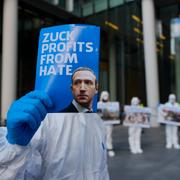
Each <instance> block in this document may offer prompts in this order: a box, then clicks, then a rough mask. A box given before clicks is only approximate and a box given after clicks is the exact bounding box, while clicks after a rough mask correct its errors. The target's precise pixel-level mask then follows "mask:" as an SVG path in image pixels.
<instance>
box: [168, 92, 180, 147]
mask: <svg viewBox="0 0 180 180" xmlns="http://www.w3.org/2000/svg"><path fill="white" fill-rule="evenodd" d="M165 105H166V106H169V107H176V106H178V104H177V103H176V96H175V95H174V94H170V95H169V99H168V102H167V103H166V104H165ZM165 126H166V128H165V131H166V148H167V149H170V148H172V146H174V148H175V149H180V145H179V142H178V141H179V140H178V139H179V138H178V127H177V126H176V125H170V124H166V125H165Z"/></svg>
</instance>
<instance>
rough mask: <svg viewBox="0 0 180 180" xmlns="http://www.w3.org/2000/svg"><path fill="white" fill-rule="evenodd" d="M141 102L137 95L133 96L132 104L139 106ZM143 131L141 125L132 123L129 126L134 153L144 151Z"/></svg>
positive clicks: (130, 142) (130, 141) (131, 148)
mask: <svg viewBox="0 0 180 180" xmlns="http://www.w3.org/2000/svg"><path fill="white" fill-rule="evenodd" d="M139 103H140V100H139V99H138V98H137V97H133V98H132V100H131V106H138V105H139ZM141 132H142V128H141V127H137V126H133V125H132V126H130V127H129V128H128V135H129V138H128V141H129V149H130V151H131V153H133V154H137V153H143V150H142V149H141Z"/></svg>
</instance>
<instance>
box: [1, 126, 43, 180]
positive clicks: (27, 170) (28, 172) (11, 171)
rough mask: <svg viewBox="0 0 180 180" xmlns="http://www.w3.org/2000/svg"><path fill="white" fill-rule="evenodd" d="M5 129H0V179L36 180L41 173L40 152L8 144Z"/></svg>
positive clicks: (29, 146)
mask: <svg viewBox="0 0 180 180" xmlns="http://www.w3.org/2000/svg"><path fill="white" fill-rule="evenodd" d="M6 132H7V130H6V128H2V127H0V177H1V179H3V180H12V179H13V180H19V179H27V178H28V179H32V180H33V179H38V177H40V173H41V164H42V158H41V154H40V152H39V151H38V150H37V149H38V148H35V147H34V146H32V144H31V143H29V145H27V146H19V145H12V144H9V143H8V141H7V140H6Z"/></svg>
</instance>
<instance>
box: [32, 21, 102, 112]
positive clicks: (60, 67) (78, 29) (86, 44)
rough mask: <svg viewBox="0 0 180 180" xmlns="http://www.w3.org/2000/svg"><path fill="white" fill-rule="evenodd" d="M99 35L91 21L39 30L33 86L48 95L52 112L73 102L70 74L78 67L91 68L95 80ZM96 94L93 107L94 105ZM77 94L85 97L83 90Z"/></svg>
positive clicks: (79, 96)
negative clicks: (87, 23) (51, 102)
mask: <svg viewBox="0 0 180 180" xmlns="http://www.w3.org/2000/svg"><path fill="white" fill-rule="evenodd" d="M99 39H100V28H99V27H97V26H93V25H79V24H70V25H60V26H53V27H48V28H43V29H42V30H41V32H40V37H39V45H38V47H39V48H38V57H37V69H36V83H35V89H36V90H41V91H45V92H46V93H47V94H48V95H49V96H50V98H51V99H52V101H53V104H54V106H53V108H52V109H51V112H61V110H62V109H64V108H65V107H67V106H68V105H69V104H70V103H71V102H72V100H73V98H74V97H73V96H75V95H76V92H72V89H73V87H72V75H73V72H74V71H75V70H76V69H77V68H79V67H82V68H90V69H91V70H92V72H93V74H94V76H95V78H96V81H98V69H99V66H98V65H99ZM85 76H86V74H85ZM76 83H78V82H76ZM76 85H77V84H76ZM86 85H87V84H86ZM93 93H94V92H93ZM96 94H97V92H95V93H94V95H95V96H94V98H93V105H92V109H93V111H96V109H97V107H96V106H97V96H96ZM77 96H78V97H77V98H80V100H81V101H83V100H84V99H85V98H88V97H86V96H87V95H86V94H85V93H84V94H83V93H82V94H80V95H79V94H78V95H77Z"/></svg>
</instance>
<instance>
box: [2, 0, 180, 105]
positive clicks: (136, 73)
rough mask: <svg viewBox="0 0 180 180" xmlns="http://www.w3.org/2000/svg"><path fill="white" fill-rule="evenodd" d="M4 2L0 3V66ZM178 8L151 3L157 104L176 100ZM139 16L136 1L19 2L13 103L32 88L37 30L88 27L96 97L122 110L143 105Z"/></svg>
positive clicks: (178, 89) (179, 40)
mask: <svg viewBox="0 0 180 180" xmlns="http://www.w3.org/2000/svg"><path fill="white" fill-rule="evenodd" d="M4 1H6V0H4ZM4 1H1V2H0V8H1V11H0V13H1V16H0V17H1V18H0V40H1V43H0V62H2V26H3V22H2V17H3V3H4ZM179 2H180V1H170V0H165V1H163V0H158V1H155V13H156V14H155V16H156V46H157V48H156V52H157V56H158V76H159V91H160V102H165V101H166V100H167V97H168V94H169V93H171V92H173V93H175V94H177V97H178V100H180V83H179V78H180V76H179V74H180V63H179V61H180V34H179V35H176V36H175V37H174V36H173V35H172V31H173V29H172V28H173V25H172V24H173V23H172V22H173V19H175V18H176V19H177V26H178V22H179V21H178V19H179V18H180V5H179V4H180V3H179ZM141 12H142V7H141V1H140V0H66V1H65V0H31V1H28V0H19V1H18V66H17V67H18V70H17V72H18V73H17V80H18V82H17V92H16V93H17V97H20V96H22V95H23V94H25V93H26V92H28V91H30V90H32V89H33V88H34V80H35V70H36V56H37V45H38V36H39V31H40V28H42V27H46V26H52V25H57V24H69V23H87V24H95V25H98V26H100V27H101V48H100V49H101V52H100V77H99V82H100V91H102V90H108V91H109V92H110V94H111V98H112V100H116V101H119V102H120V103H121V104H127V103H130V99H131V98H132V97H133V96H138V97H139V98H140V99H141V101H142V103H143V104H144V105H146V103H147V99H146V78H145V65H144V64H145V60H144V40H143V22H142V13H141ZM175 22H176V21H175ZM177 31H178V30H177ZM177 34H178V32H177ZM1 64H2V63H0V65H1ZM112 91H113V92H112Z"/></svg>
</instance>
